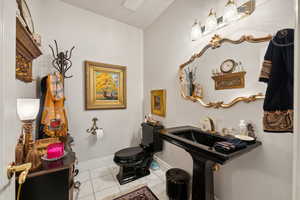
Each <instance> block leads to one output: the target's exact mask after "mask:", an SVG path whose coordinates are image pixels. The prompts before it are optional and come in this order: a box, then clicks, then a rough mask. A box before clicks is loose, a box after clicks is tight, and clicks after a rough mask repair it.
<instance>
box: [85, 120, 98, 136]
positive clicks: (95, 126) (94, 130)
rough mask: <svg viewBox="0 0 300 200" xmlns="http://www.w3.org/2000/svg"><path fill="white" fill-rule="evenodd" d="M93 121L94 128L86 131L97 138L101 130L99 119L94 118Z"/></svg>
mask: <svg viewBox="0 0 300 200" xmlns="http://www.w3.org/2000/svg"><path fill="white" fill-rule="evenodd" d="M92 121H93V125H92V127H91V128H89V129H86V132H87V133H90V134H92V135H95V136H97V130H99V127H98V126H97V121H98V118H96V117H94V118H93V119H92Z"/></svg>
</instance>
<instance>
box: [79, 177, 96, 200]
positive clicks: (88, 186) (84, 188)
mask: <svg viewBox="0 0 300 200" xmlns="http://www.w3.org/2000/svg"><path fill="white" fill-rule="evenodd" d="M93 192H94V191H93V187H92V183H91V181H90V180H88V181H85V182H82V183H81V186H80V188H79V190H77V189H75V190H74V196H75V197H78V198H82V197H86V196H89V195H92V194H93Z"/></svg>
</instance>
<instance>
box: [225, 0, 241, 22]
mask: <svg viewBox="0 0 300 200" xmlns="http://www.w3.org/2000/svg"><path fill="white" fill-rule="evenodd" d="M238 17H239V11H238V8H237V6H236V3H235V2H234V0H228V2H227V4H226V6H225V9H224V15H223V22H225V23H230V22H232V21H235V20H237V19H238Z"/></svg>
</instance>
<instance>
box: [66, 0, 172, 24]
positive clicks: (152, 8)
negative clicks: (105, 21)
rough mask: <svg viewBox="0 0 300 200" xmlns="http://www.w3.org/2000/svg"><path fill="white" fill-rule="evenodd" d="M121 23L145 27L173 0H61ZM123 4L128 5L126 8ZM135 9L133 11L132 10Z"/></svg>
mask: <svg viewBox="0 0 300 200" xmlns="http://www.w3.org/2000/svg"><path fill="white" fill-rule="evenodd" d="M61 1H63V2H65V3H68V4H71V5H73V6H76V7H80V8H83V9H86V10H89V11H92V12H94V13H96V14H100V15H103V16H105V17H108V18H112V19H115V20H118V21H121V22H123V23H126V24H129V25H132V26H135V27H138V28H142V29H144V28H146V27H147V26H149V25H151V24H152V23H153V22H154V21H155V20H156V19H157V18H158V17H159V16H160V15H161V14H162V13H163V12H164V11H165V10H166V9H167V8H168V7H169V6H170V5H171V4H172V3H173V2H174V1H175V0H84V1H83V0H61ZM125 6H129V7H128V8H126V7H125ZM134 10H135V11H134Z"/></svg>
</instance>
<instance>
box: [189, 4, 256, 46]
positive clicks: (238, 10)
mask: <svg viewBox="0 0 300 200" xmlns="http://www.w3.org/2000/svg"><path fill="white" fill-rule="evenodd" d="M255 5H256V0H249V1H248V2H246V3H244V4H243V5H241V6H240V7H237V5H236V3H235V1H234V0H228V2H227V4H226V5H225V8H224V14H223V16H221V17H219V18H217V16H216V12H215V11H214V9H211V10H210V12H209V15H208V17H207V19H206V22H205V26H202V27H201V24H199V23H198V21H197V20H196V21H195V23H194V25H193V27H192V31H191V40H192V41H196V40H198V39H199V38H201V36H204V35H207V34H209V33H211V32H213V31H215V30H218V29H221V28H223V27H225V26H228V25H229V24H231V23H232V22H234V21H238V20H240V19H242V18H244V17H247V16H249V15H251V14H252V13H253V12H254V10H255Z"/></svg>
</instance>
